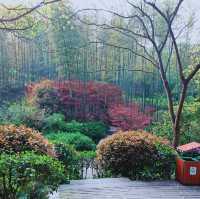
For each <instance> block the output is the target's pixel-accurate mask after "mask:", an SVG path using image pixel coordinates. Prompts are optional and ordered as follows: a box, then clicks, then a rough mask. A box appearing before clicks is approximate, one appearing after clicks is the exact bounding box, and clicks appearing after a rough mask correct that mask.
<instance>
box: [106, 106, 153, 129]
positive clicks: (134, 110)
mask: <svg viewBox="0 0 200 199" xmlns="http://www.w3.org/2000/svg"><path fill="white" fill-rule="evenodd" d="M108 115H109V119H110V122H111V124H112V125H113V126H116V127H119V128H121V129H122V130H130V129H132V130H137V129H144V128H145V127H146V126H148V125H149V124H150V122H151V117H149V116H147V115H145V114H144V113H142V112H141V111H140V107H139V106H138V105H137V104H129V105H126V106H125V105H122V104H118V105H114V106H112V107H110V108H109V109H108Z"/></svg>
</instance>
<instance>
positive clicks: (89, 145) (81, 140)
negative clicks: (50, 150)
mask: <svg viewBox="0 0 200 199" xmlns="http://www.w3.org/2000/svg"><path fill="white" fill-rule="evenodd" d="M47 138H48V139H49V140H51V141H52V142H53V143H63V144H68V145H73V146H74V148H75V149H76V150H77V151H91V150H95V143H94V142H93V141H92V140H91V139H90V138H89V137H87V136H85V135H83V134H81V133H64V132H63V133H54V134H49V135H47Z"/></svg>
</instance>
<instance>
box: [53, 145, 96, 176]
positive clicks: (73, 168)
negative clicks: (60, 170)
mask: <svg viewBox="0 0 200 199" xmlns="http://www.w3.org/2000/svg"><path fill="white" fill-rule="evenodd" d="M55 149H56V154H57V158H58V159H59V161H61V162H62V163H63V165H64V166H65V173H66V176H68V179H69V180H78V179H83V177H84V176H83V169H88V168H89V167H90V166H91V164H92V161H93V160H94V159H95V157H96V152H95V151H83V152H77V151H76V150H75V149H74V147H73V146H70V145H66V144H62V143H57V144H55Z"/></svg>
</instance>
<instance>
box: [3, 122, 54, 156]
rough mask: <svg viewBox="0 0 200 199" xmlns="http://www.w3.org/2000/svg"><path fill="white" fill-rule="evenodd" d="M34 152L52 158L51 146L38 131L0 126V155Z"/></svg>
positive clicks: (52, 150) (22, 127)
mask: <svg viewBox="0 0 200 199" xmlns="http://www.w3.org/2000/svg"><path fill="white" fill-rule="evenodd" d="M23 151H34V152H37V153H39V154H47V155H50V156H54V155H55V154H54V149H53V145H52V144H50V143H49V142H48V140H47V139H45V138H44V137H43V136H42V135H41V134H40V133H39V132H38V131H36V130H34V129H31V128H27V127H25V126H15V125H2V126H0V153H2V152H6V153H7V152H16V153H18V152H23Z"/></svg>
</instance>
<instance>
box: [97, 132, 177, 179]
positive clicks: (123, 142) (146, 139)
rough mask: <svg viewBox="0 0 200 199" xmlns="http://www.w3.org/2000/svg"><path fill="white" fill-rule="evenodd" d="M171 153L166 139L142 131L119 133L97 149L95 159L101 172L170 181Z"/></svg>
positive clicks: (107, 139) (103, 142)
mask: <svg viewBox="0 0 200 199" xmlns="http://www.w3.org/2000/svg"><path fill="white" fill-rule="evenodd" d="M174 154H175V153H174V150H173V149H172V148H171V147H170V146H168V142H167V141H166V140H163V139H161V138H159V137H156V136H154V135H152V134H150V133H147V132H143V131H141V132H138V131H136V132H134V131H129V132H119V133H117V134H114V135H112V136H109V137H108V138H106V139H104V140H102V141H101V142H100V144H99V145H98V147H97V160H98V162H99V164H100V165H101V167H102V168H103V169H104V170H106V171H108V170H109V171H111V173H112V174H113V175H121V176H125V177H130V178H132V179H164V178H166V179H168V178H170V177H171V175H172V173H173V171H174V160H175V158H174ZM164 168H168V169H164Z"/></svg>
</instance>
